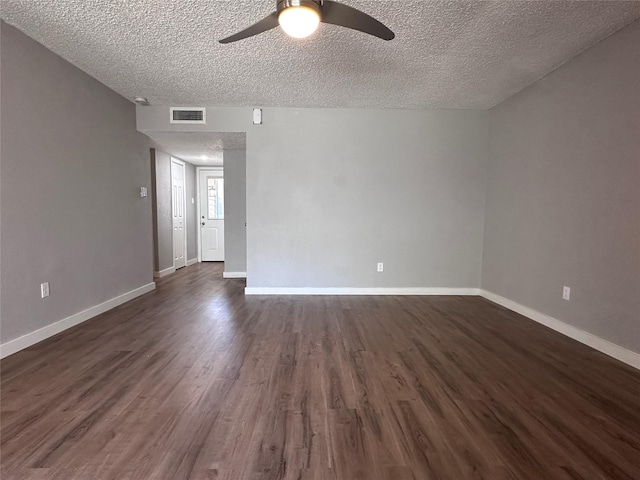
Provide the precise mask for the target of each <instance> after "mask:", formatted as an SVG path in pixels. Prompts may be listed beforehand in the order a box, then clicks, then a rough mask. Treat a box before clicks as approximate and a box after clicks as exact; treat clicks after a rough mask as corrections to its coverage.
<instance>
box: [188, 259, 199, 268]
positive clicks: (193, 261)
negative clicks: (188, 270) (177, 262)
mask: <svg viewBox="0 0 640 480" xmlns="http://www.w3.org/2000/svg"><path fill="white" fill-rule="evenodd" d="M196 263H198V259H197V258H192V259H191V260H187V267H190V266H191V265H195V264H196Z"/></svg>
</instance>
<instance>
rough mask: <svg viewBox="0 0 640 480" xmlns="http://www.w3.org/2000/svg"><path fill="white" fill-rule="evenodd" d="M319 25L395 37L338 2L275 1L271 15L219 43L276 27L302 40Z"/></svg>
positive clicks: (251, 35) (382, 37)
mask: <svg viewBox="0 0 640 480" xmlns="http://www.w3.org/2000/svg"><path fill="white" fill-rule="evenodd" d="M320 22H322V23H330V24H332V25H339V26H341V27H346V28H351V29H353V30H358V31H360V32H363V33H368V34H369V35H373V36H374V37H378V38H381V39H383V40H392V39H393V38H394V37H395V34H394V33H393V32H392V31H391V30H390V29H389V28H387V27H386V26H385V25H384V24H382V23H381V22H379V21H378V20H376V19H375V18H373V17H371V16H370V15H367V14H366V13H364V12H361V11H360V10H357V9H355V8H353V7H349V6H347V5H344V4H342V3H338V2H334V1H332V0H276V11H275V12H273V13H272V14H271V15H269V16H268V17H266V18H263V19H262V20H260V21H259V22H258V23H256V24H254V25H252V26H250V27H249V28H246V29H244V30H242V31H241V32H238V33H236V34H235V35H231V36H230V37H227V38H224V39H222V40H220V43H231V42H237V41H238V40H243V39H245V38H249V37H253V36H254V35H258V34H260V33H263V32H266V31H268V30H271V29H272V28H275V27H277V26H278V25H280V26H281V27H282V29H283V30H284V31H285V32H286V33H287V34H288V35H290V36H292V37H294V38H305V37H308V36H309V35H311V34H312V33H313V32H315V30H316V28H318V25H319V24H320Z"/></svg>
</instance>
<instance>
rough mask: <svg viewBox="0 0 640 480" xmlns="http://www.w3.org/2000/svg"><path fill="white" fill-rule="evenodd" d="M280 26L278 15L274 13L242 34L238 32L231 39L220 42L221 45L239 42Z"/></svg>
mask: <svg viewBox="0 0 640 480" xmlns="http://www.w3.org/2000/svg"><path fill="white" fill-rule="evenodd" d="M278 25H279V24H278V14H277V13H276V12H273V13H272V14H271V15H269V16H268V17H266V18H263V19H262V20H260V21H259V22H258V23H256V24H254V25H251V26H250V27H249V28H245V29H244V30H242V31H241V32H238V33H236V34H235V35H231V36H230V37H227V38H223V39H222V40H220V43H231V42H237V41H238V40H242V39H245V38H249V37H253V36H254V35H258V34H259V33H263V32H266V31H267V30H271V29H272V28H276V27H277V26H278Z"/></svg>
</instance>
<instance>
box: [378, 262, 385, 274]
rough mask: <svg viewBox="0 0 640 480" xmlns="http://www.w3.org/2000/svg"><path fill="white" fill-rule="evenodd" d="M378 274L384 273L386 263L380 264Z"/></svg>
mask: <svg viewBox="0 0 640 480" xmlns="http://www.w3.org/2000/svg"><path fill="white" fill-rule="evenodd" d="M378 272H384V263H382V262H380V263H378Z"/></svg>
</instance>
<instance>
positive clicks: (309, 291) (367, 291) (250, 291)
mask: <svg viewBox="0 0 640 480" xmlns="http://www.w3.org/2000/svg"><path fill="white" fill-rule="evenodd" d="M244 293H245V295H480V289H479V288H261V287H247V288H245V289H244Z"/></svg>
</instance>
